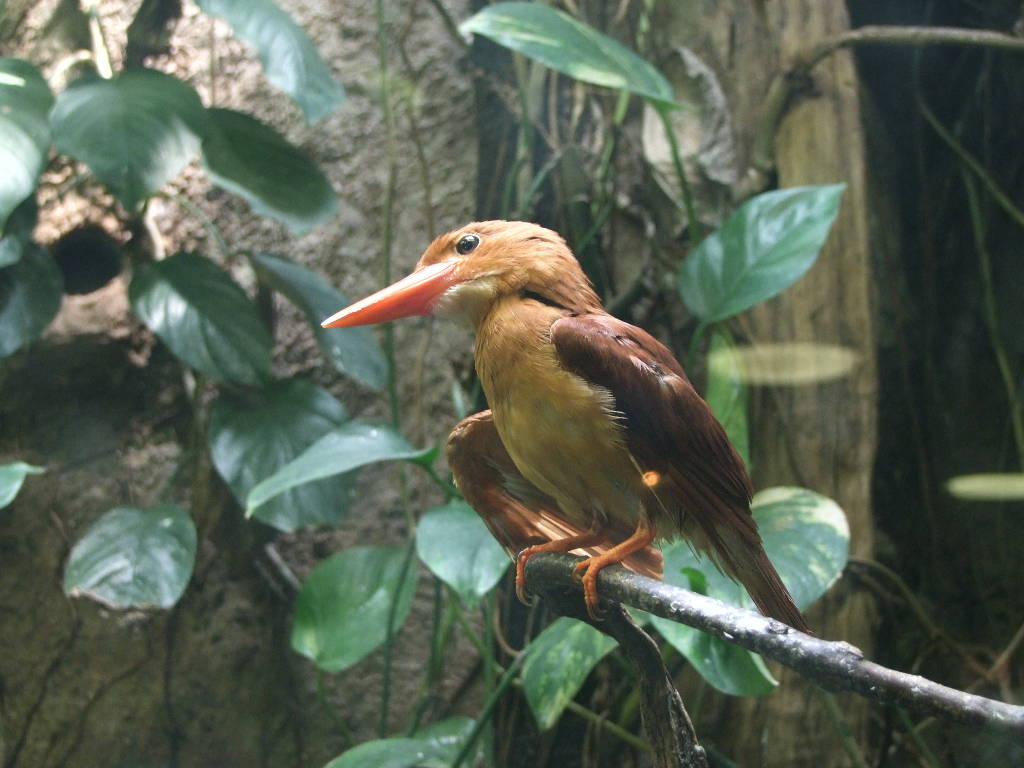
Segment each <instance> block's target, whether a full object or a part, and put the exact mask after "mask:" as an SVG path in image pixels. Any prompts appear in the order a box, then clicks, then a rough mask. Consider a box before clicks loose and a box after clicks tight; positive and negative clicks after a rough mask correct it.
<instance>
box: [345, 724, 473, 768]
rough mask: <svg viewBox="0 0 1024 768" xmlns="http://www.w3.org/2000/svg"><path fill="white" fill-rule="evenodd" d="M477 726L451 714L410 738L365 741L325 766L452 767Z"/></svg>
mask: <svg viewBox="0 0 1024 768" xmlns="http://www.w3.org/2000/svg"><path fill="white" fill-rule="evenodd" d="M473 726H474V722H473V720H471V719H469V718H468V717H461V716H456V717H449V718H448V719H447V720H441V721H440V722H437V723H431V724H430V725H427V726H424V727H423V728H419V729H417V730H416V732H415V733H414V734H413V735H412V736H411V737H409V738H393V739H377V740H375V741H366V742H363V743H362V744H360V745H359V746H357V747H353V748H352V749H350V750H348V751H347V752H345V753H343V754H341V755H339V756H338V757H336V758H334V759H333V760H331V762H329V763H328V764H327V765H326V766H325V768H450V766H451V764H452V763H453V762H454V760H455V758H456V757H458V754H459V750H460V749H461V748H462V745H463V743H464V742H465V741H466V738H467V737H468V736H469V734H470V732H471V731H472V730H473ZM467 764H468V765H472V764H473V761H469V762H468V763H467Z"/></svg>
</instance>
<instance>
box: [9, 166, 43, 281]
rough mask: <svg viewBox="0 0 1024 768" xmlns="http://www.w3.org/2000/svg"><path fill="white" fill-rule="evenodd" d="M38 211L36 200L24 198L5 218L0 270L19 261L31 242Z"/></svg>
mask: <svg viewBox="0 0 1024 768" xmlns="http://www.w3.org/2000/svg"><path fill="white" fill-rule="evenodd" d="M0 183H2V182H0ZM38 211H39V209H38V206H37V205H36V199H35V197H34V196H32V197H27V198H25V199H24V200H23V201H22V202H21V203H20V204H19V205H18V207H16V208H15V209H14V211H13V212H12V213H11V215H10V216H8V217H7V225H6V226H7V228H6V229H5V230H4V232H3V236H2V237H0V268H3V267H9V266H11V265H12V264H17V263H18V261H19V260H20V259H21V254H22V253H23V252H24V250H25V248H26V247H27V246H28V245H29V243H31V242H32V231H33V230H34V229H35V227H36V219H37V217H38Z"/></svg>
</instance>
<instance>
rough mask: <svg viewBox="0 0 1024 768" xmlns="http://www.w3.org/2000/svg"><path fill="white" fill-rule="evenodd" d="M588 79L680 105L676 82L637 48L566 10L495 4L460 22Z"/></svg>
mask: <svg viewBox="0 0 1024 768" xmlns="http://www.w3.org/2000/svg"><path fill="white" fill-rule="evenodd" d="M459 31H460V32H462V33H463V34H471V33H472V34H478V35H483V36H484V37H487V38H489V39H491V40H493V41H494V42H496V43H498V45H502V46H504V47H506V48H510V49H511V50H513V51H516V52H517V53H521V54H523V55H524V56H528V57H529V58H531V59H534V60H535V61H539V62H540V63H541V64H543V65H544V66H546V67H550V68H551V69H553V70H555V71H557V72H561V73H562V74H565V75H568V76H569V77H572V78H574V79H576V80H580V81H582V82H584V83H592V84H594V85H600V86H604V87H606V88H614V89H615V90H619V91H629V92H631V93H635V94H637V95H639V96H643V97H645V98H647V99H650V100H651V101H653V102H655V104H656V106H659V107H661V108H672V107H678V106H679V105H678V104H676V103H675V101H674V96H673V94H672V86H671V85H669V83H668V80H666V79H665V77H664V75H662V74H661V73H660V72H659V71H658V70H657V69H655V68H654V67H652V66H651V65H650V64H648V63H647V62H646V61H644V60H643V59H641V58H640V57H639V56H637V55H636V54H635V53H633V51H631V50H629V49H628V48H626V47H625V46H624V45H622V44H621V43H619V42H617V41H615V40H613V39H612V38H610V37H608V36H607V35H604V34H602V33H601V32H598V31H597V30H596V29H594V28H593V27H590V26H587V25H586V24H583V23H582V22H579V21H577V20H576V19H574V18H572V17H571V16H569V15H568V14H565V13H563V12H562V11H557V10H555V9H554V8H549V7H547V6H545V5H540V4H538V3H495V4H494V5H489V6H487V7H486V8H484V9H483V10H481V11H480V12H479V13H477V14H475V15H474V16H471V17H470V18H468V19H466V21H464V22H462V24H460V25H459Z"/></svg>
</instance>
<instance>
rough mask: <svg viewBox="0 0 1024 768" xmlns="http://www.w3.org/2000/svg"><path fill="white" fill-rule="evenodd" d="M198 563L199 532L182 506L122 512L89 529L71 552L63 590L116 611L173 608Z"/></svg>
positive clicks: (112, 512)
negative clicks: (96, 601)
mask: <svg viewBox="0 0 1024 768" xmlns="http://www.w3.org/2000/svg"><path fill="white" fill-rule="evenodd" d="M195 558H196V527H195V525H194V524H193V523H192V518H190V517H189V515H188V512H187V511H186V510H185V509H183V508H182V507H179V506H176V505H173V504H167V505H163V506H159V507H154V508H153V509H135V508H133V507H118V508H117V509H112V510H110V511H109V512H107V513H106V514H105V515H103V516H102V517H101V518H100V519H99V520H97V521H96V522H95V523H93V524H92V525H91V526H89V530H88V531H86V533H85V536H83V537H82V538H81V539H80V540H79V541H78V543H77V544H75V546H74V547H73V548H72V550H71V555H70V557H68V563H67V566H66V567H65V569H64V591H65V592H67V593H68V594H69V595H73V596H79V595H84V596H86V597H91V598H92V599H93V600H98V601H100V602H101V603H106V604H107V605H111V606H113V607H115V608H129V607H137V608H146V607H154V606H155V607H157V608H170V607H171V606H172V605H174V604H175V603H176V602H177V601H178V598H179V597H181V594H182V592H184V591H185V587H186V586H188V580H189V579H190V578H191V576H192V567H193V565H194V564H195Z"/></svg>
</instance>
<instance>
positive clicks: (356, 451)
mask: <svg viewBox="0 0 1024 768" xmlns="http://www.w3.org/2000/svg"><path fill="white" fill-rule="evenodd" d="M430 452H431V451H430V449H426V450H418V449H416V448H413V447H412V446H411V445H409V443H407V442H406V440H405V438H404V437H402V436H401V435H400V434H398V433H397V432H396V431H395V430H393V429H392V428H391V427H387V426H384V425H382V424H371V423H368V422H365V421H350V422H349V423H348V424H345V425H344V426H342V427H339V428H338V429H335V430H333V431H331V432H328V433H327V434H326V435H324V436H323V437H321V438H320V439H319V440H317V441H316V442H315V443H313V445H311V446H310V447H309V448H307V449H306V450H305V451H303V452H302V453H301V454H299V455H298V456H297V457H296V458H295V459H293V460H292V461H290V462H288V464H286V465H285V466H283V467H281V469H279V470H278V471H277V472H275V473H274V474H272V475H270V477H267V478H266V479H264V480H263V481H261V482H260V483H258V484H257V485H256V486H255V487H254V488H253V489H252V490H251V491H250V492H249V497H248V500H247V502H246V514H249V515H251V514H253V513H254V512H255V511H256V510H257V509H258V508H259V507H260V506H262V505H263V504H266V503H267V502H268V501H270V500H271V499H273V498H274V497H275V496H277V495H278V494H281V493H284V492H285V491H287V490H288V489H290V488H294V487H296V486H298V485H302V484H303V483H309V482H312V481H314V480H320V479H322V478H325V477H333V476H334V475H338V474H341V473H342V472H351V471H352V470H353V469H357V468H359V467H362V466H365V465H366V464H373V463H374V462H377V461H397V460H403V459H404V460H415V459H418V458H420V457H421V456H424V455H427V454H429V453H430Z"/></svg>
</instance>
